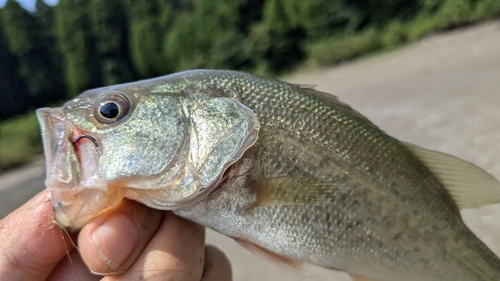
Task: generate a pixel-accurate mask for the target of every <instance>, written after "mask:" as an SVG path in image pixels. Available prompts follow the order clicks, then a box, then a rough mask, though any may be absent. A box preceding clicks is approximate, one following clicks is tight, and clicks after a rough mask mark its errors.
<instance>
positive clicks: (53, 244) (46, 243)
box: [0, 190, 72, 280]
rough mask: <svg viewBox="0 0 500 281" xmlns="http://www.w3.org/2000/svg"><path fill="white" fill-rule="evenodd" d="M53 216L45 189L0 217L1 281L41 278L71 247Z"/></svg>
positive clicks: (42, 278) (43, 278)
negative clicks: (0, 218) (2, 217)
mask: <svg viewBox="0 0 500 281" xmlns="http://www.w3.org/2000/svg"><path fill="white" fill-rule="evenodd" d="M53 219H54V212H53V209H52V202H51V200H50V192H49V191H48V190H45V191H43V192H41V193H39V194H37V195H36V196H35V197H33V198H32V199H31V200H30V201H28V202H27V203H26V204H24V205H23V206H21V207H20V208H19V209H17V210H15V211H14V212H12V213H11V214H9V215H8V216H7V217H5V218H4V219H2V220H0V276H2V278H5V279H3V280H45V278H47V276H48V275H49V273H50V272H51V271H52V269H54V267H55V266H56V265H57V264H58V263H59V261H61V259H63V258H64V257H66V253H67V251H68V250H67V249H69V250H71V249H72V246H71V244H69V238H68V237H67V236H66V237H65V238H64V236H63V234H62V231H61V229H59V227H58V226H57V225H56V224H55V223H54V220H53ZM63 238H64V239H63Z"/></svg>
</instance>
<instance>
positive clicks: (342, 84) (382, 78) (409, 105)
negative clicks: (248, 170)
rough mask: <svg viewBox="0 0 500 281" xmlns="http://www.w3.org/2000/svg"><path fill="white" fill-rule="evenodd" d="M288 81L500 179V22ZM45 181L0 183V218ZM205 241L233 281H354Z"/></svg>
mask: <svg viewBox="0 0 500 281" xmlns="http://www.w3.org/2000/svg"><path fill="white" fill-rule="evenodd" d="M285 80H286V81H290V82H293V83H300V84H315V85H317V89H319V90H321V91H325V92H328V93H331V94H334V95H336V96H338V97H339V98H340V100H341V101H343V102H345V103H348V104H350V105H351V106H352V107H353V108H355V109H357V110H358V111H360V112H361V113H362V114H364V115H366V116H367V117H368V118H369V119H370V120H372V121H373V122H374V123H375V124H377V125H378V126H379V127H380V128H381V129H383V130H385V131H386V132H387V133H388V134H390V135H392V136H395V137H397V138H398V139H400V140H403V141H407V142H411V143H414V144H417V145H419V146H422V147H425V148H429V149H434V150H439V151H442V152H446V153H449V154H453V155H455V156H458V157H460V158H463V159H465V160H468V161H470V162H472V163H474V164H476V165H477V166H479V167H482V168H484V169H486V170H487V171H488V172H490V173H491V174H493V175H494V176H495V177H496V178H500V162H499V161H497V158H498V156H497V155H500V146H499V145H498V143H499V142H500V130H498V129H497V128H499V125H500V113H499V109H500V22H498V21H497V22H490V23H486V24H482V25H479V26H474V27H469V28H465V29H461V30H456V31H452V32H448V33H443V34H438V35H435V36H432V37H429V38H426V39H424V40H422V41H419V42H417V43H415V44H412V45H409V46H406V47H404V48H401V49H398V50H395V51H392V52H388V53H384V54H379V55H376V56H372V57H369V58H365V59H362V60H358V61H354V62H350V63H346V64H343V65H340V66H337V67H333V68H328V69H320V70H315V71H310V72H301V73H297V74H294V75H291V76H289V77H286V78H285ZM43 177H44V173H43V162H42V161H38V162H35V163H33V164H32V165H30V166H28V167H26V168H23V169H19V170H15V171H10V172H9V173H6V174H3V175H0V218H1V217H3V216H5V215H6V214H8V213H9V212H10V211H11V210H12V209H13V208H16V207H17V206H19V205H21V204H22V203H23V202H25V201H26V200H27V199H28V198H30V197H31V196H32V195H33V194H34V193H35V192H37V191H39V190H41V189H43V188H44V187H43ZM498 214H500V208H499V209H498ZM471 216H472V215H471ZM489 222H490V225H495V222H496V224H498V222H500V218H496V217H489ZM492 227H496V226H492ZM495 229H498V228H495ZM498 233H500V229H498ZM486 239H488V238H486ZM207 241H208V243H212V244H216V245H217V246H219V247H220V248H221V249H223V250H224V251H225V252H226V253H227V255H228V256H229V258H230V259H231V261H232V264H233V271H234V272H233V275H234V280H236V281H263V280H289V281H300V280H310V281H313V280H314V281H322V280H336V281H345V280H350V279H349V277H347V276H346V275H343V274H340V275H337V274H334V275H332V274H331V273H330V272H328V271H325V270H316V269H311V270H309V269H307V270H306V272H301V271H298V270H295V269H290V268H286V267H283V266H277V265H275V264H273V263H272V262H270V261H268V260H267V259H265V258H262V257H260V256H257V255H255V254H253V253H250V252H248V251H247V250H245V249H243V248H242V247H240V246H239V245H238V244H237V243H236V242H234V241H233V240H231V239H229V238H226V237H223V236H222V235H220V234H217V233H214V232H213V231H209V232H208V235H207ZM493 242H494V241H493ZM493 246H494V247H498V245H496V244H495V243H493ZM309 272H314V274H310V273H309Z"/></svg>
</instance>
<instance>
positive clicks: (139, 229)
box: [0, 190, 231, 281]
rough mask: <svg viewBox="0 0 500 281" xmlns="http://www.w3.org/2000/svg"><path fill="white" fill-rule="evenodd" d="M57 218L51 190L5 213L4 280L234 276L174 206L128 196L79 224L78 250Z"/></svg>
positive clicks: (0, 231)
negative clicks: (167, 208) (164, 208)
mask: <svg viewBox="0 0 500 281" xmlns="http://www.w3.org/2000/svg"><path fill="white" fill-rule="evenodd" d="M53 218H54V213H53V209H52V202H51V200H50V192H48V191H47V190H46V191H43V192H41V193H39V194H38V195H36V196H35V197H34V198H33V199H31V200H30V201H29V202H28V203H26V204H24V205H23V206H22V207H20V208H19V209H17V210H16V211H14V212H13V213H11V214H9V215H8V216H7V217H5V218H4V219H2V220H0V280H32V281H37V280H81V281H84V280H139V279H141V280H165V279H168V280H193V281H198V280H203V281H210V280H221V281H230V280H231V266H230V264H229V261H228V260H227V258H226V257H225V255H224V254H223V253H222V252H221V251H220V250H218V249H217V248H215V247H214V246H205V244H204V237H205V232H204V228H203V227H201V226H199V225H197V224H194V223H191V222H188V221H186V220H184V219H181V218H179V217H176V216H175V215H173V214H172V213H170V212H160V211H157V210H152V209H150V208H147V207H145V206H144V205H141V204H139V203H137V202H133V201H129V200H125V201H123V202H122V203H120V204H119V205H118V206H117V207H115V208H113V210H111V211H108V212H106V213H105V214H102V215H100V216H99V217H97V218H95V219H94V220H93V221H91V222H90V223H89V224H87V225H86V226H85V227H84V228H83V229H82V230H81V231H80V233H79V235H78V244H79V248H80V254H81V257H80V254H79V253H78V251H76V249H74V247H73V245H72V244H71V242H70V238H69V237H68V236H67V235H64V236H63V232H62V230H61V229H59V227H58V226H57V225H56V224H55V223H54V222H53ZM72 236H73V237H72V238H73V239H75V237H76V236H75V235H72ZM63 237H64V239H63ZM68 252H69V253H70V257H71V261H70V259H69V258H68V256H67V253H68ZM87 266H88V267H90V268H91V269H92V270H93V271H94V272H99V273H100V274H102V275H92V274H91V273H90V272H89V270H88V269H87ZM103 275H105V277H103Z"/></svg>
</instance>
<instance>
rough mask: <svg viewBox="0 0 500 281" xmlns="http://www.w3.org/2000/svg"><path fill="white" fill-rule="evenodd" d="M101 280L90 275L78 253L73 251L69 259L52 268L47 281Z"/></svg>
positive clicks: (99, 277)
mask: <svg viewBox="0 0 500 281" xmlns="http://www.w3.org/2000/svg"><path fill="white" fill-rule="evenodd" d="M101 278H102V277H101V276H97V275H94V274H92V273H91V272H90V270H89V268H88V267H87V265H86V264H85V263H84V262H83V261H82V258H81V257H80V254H79V253H78V251H76V250H73V251H72V252H71V254H70V256H69V258H65V259H63V260H62V261H61V262H60V263H59V264H58V265H57V266H56V267H55V268H54V271H52V273H51V274H50V275H49V278H47V281H73V280H74V281H96V280H100V279H101Z"/></svg>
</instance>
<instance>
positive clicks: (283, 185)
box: [38, 70, 500, 281]
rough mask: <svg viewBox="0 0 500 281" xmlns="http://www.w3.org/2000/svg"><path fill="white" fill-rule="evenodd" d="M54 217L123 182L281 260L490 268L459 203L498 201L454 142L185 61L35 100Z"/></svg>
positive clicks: (398, 268)
mask: <svg viewBox="0 0 500 281" xmlns="http://www.w3.org/2000/svg"><path fill="white" fill-rule="evenodd" d="M38 115H39V119H40V123H41V125H42V131H43V136H44V144H45V146H44V147H45V153H46V157H47V181H46V183H47V186H48V187H49V188H50V189H51V190H52V196H53V201H54V206H55V209H56V212H57V219H58V221H59V222H60V223H61V224H63V225H65V226H67V227H69V228H75V229H77V228H80V227H82V226H83V225H84V224H85V223H86V222H88V221H89V220H90V219H92V218H93V217H95V216H96V215H98V214H99V213H101V212H103V211H105V209H106V208H107V207H109V206H112V205H114V204H116V203H117V202H119V201H120V200H122V199H123V198H124V197H128V198H131V199H134V200H137V201H140V202H142V203H144V204H146V205H148V206H151V207H153V208H157V209H163V210H173V211H174V212H175V213H176V214H178V215H180V216H182V217H185V218H188V219H190V220H193V221H195V222H198V223H200V224H202V225H205V226H207V227H210V228H212V229H214V230H216V231H219V232H221V233H223V234H226V235H228V236H230V237H233V238H235V239H237V240H238V241H240V242H241V243H243V244H246V245H252V246H251V247H254V248H255V249H258V250H259V251H263V252H266V253H267V254H269V255H271V256H274V257H277V258H278V259H280V260H282V261H286V262H288V263H292V264H298V263H311V264H315V265H318V266H321V267H325V268H332V269H338V270H342V271H346V272H348V273H350V274H353V275H357V276H365V277H368V278H371V279H375V280H385V281H400V280H408V281H432V280H436V281H438V280H439V281H474V280H477V281H479V280H482V281H485V280H486V281H488V280H491V281H498V280H500V260H499V259H498V257H497V256H496V255H495V254H494V253H492V252H491V251H490V250H489V249H488V248H487V247H486V246H485V245H484V244H483V243H482V242H481V241H480V240H479V239H478V238H477V237H476V236H475V235H474V234H473V233H472V232H471V231H470V230H469V229H468V228H467V227H466V226H465V225H464V223H463V222H462V220H461V218H460V214H459V209H463V208H475V207H478V206H482V205H486V204H492V203H497V202H499V201H500V191H499V190H500V188H499V185H498V182H497V181H496V180H495V179H494V178H492V177H491V176H490V175H488V174H487V173H485V172H484V171H482V170H480V169H478V168H477V167H475V166H473V165H471V164H469V163H466V162H464V161H462V160H459V159H457V158H454V157H451V156H448V155H444V154H441V153H437V152H433V151H428V150H424V149H421V148H418V147H415V146H412V145H409V144H404V143H401V142H400V141H398V140H396V139H394V138H392V137H390V136H387V135H386V134H385V133H384V132H382V131H381V130H379V129H378V128H377V127H376V126H375V125H373V124H372V123H371V122H370V121H368V120H367V119H366V118H365V117H363V116H362V115H360V114H359V113H358V112H356V111H354V110H353V109H351V108H350V107H349V106H347V105H345V104H343V103H341V102H340V101H338V99H336V98H335V97H334V96H331V95H329V94H326V93H321V92H318V91H315V90H313V89H311V88H310V87H305V86H301V85H292V84H288V83H284V82H280V81H277V80H274V79H268V78H262V77H258V76H255V75H251V74H247V73H242V72H236V71H215V70H196V71H188V72H183V73H178V74H174V75H169V76H165V77H160V78H155V79H151V80H145V81H138V82H134V83H129V84H122V85H115V86H109V87H104V88H100V89H95V90H90V91H87V92H84V93H83V94H82V95H80V96H79V97H77V98H76V99H74V100H72V101H69V102H68V103H66V104H65V105H64V106H63V107H62V108H55V109H47V108H45V109H40V110H39V111H38Z"/></svg>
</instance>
